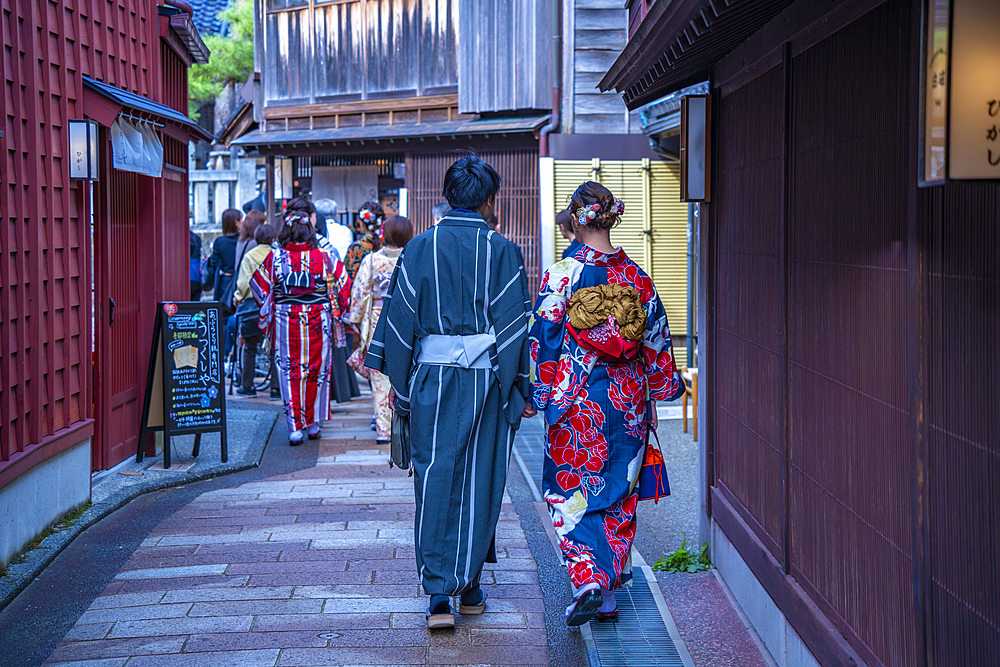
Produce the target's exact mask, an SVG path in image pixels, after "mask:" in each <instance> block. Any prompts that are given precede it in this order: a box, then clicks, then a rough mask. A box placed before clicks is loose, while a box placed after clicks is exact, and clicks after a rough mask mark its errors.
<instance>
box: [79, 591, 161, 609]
mask: <svg viewBox="0 0 1000 667" xmlns="http://www.w3.org/2000/svg"><path fill="white" fill-rule="evenodd" d="M161 599H163V591H150V592H148V593H124V594H121V595H102V596H100V597H97V598H95V599H94V601H93V602H92V603H91V604H90V609H114V608H118V607H140V606H143V605H147V604H156V603H157V602H159V601H160V600H161Z"/></svg>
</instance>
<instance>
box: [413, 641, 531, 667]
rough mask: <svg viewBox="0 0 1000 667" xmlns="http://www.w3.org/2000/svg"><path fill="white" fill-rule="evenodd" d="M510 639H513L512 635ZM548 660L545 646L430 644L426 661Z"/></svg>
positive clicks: (528, 662)
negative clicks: (453, 645)
mask: <svg viewBox="0 0 1000 667" xmlns="http://www.w3.org/2000/svg"><path fill="white" fill-rule="evenodd" d="M512 639H514V638H513V637H512ZM548 661H549V649H548V647H547V646H517V645H514V646H470V647H468V648H450V647H446V646H432V647H431V648H430V651H429V655H428V656H427V662H428V663H430V664H432V665H537V664H545V663H547V662H548Z"/></svg>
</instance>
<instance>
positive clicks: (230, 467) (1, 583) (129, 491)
mask: <svg viewBox="0 0 1000 667" xmlns="http://www.w3.org/2000/svg"><path fill="white" fill-rule="evenodd" d="M253 411H254V412H260V413H262V414H268V413H270V414H269V415H268V416H269V418H264V419H262V420H260V422H259V423H258V424H257V426H256V428H255V430H254V433H253V435H252V437H251V439H250V445H249V447H248V448H247V449H246V450H245V452H244V455H243V458H242V459H241V460H239V461H236V460H233V459H232V458H231V457H230V460H229V461H228V462H226V463H221V462H220V463H219V464H217V465H211V466H206V467H204V468H200V469H199V470H197V471H188V472H186V473H183V474H173V475H170V476H160V475H157V476H151V477H149V478H146V479H143V480H142V481H141V482H137V483H135V484H131V485H129V486H128V487H125V488H123V489H120V490H119V491H117V492H116V493H113V494H111V495H109V496H108V497H107V498H105V499H103V500H102V501H100V502H98V503H94V504H92V505H91V506H90V507H88V508H87V510H86V511H85V512H83V514H81V515H80V516H79V517H78V518H77V519H76V521H75V522H74V523H73V524H72V525H70V526H69V527H67V528H65V529H63V530H60V531H58V532H56V533H53V534H52V535H49V536H48V537H46V538H45V539H44V540H42V541H41V542H40V543H39V544H38V546H37V547H35V548H34V549H31V550H30V551H28V552H26V554H25V555H24V556H23V557H22V560H20V561H19V562H17V563H11V564H10V565H8V566H7V573H6V575H4V576H3V577H0V611H2V610H3V609H4V608H5V607H6V606H7V605H8V604H10V603H11V602H12V601H13V600H14V598H16V597H17V596H18V594H19V593H20V592H21V591H23V590H24V589H25V588H26V587H27V586H28V584H30V583H31V582H32V581H34V579H35V577H37V576H38V575H39V574H40V573H41V572H42V570H44V569H45V567H46V566H47V565H48V564H49V563H51V562H52V561H53V560H55V558H56V556H58V555H59V554H60V553H62V550H63V549H65V548H66V547H67V546H68V545H69V544H70V542H72V541H73V540H74V539H75V538H76V536H77V535H79V534H80V533H82V532H83V531H84V530H86V529H87V528H89V527H90V526H92V525H94V524H95V523H97V522H98V521H100V520H101V519H103V518H104V517H106V516H108V515H109V514H111V513H112V512H114V511H115V510H117V509H119V508H121V507H123V506H124V505H126V504H127V503H129V502H130V501H132V500H133V499H135V498H137V497H139V496H141V495H142V494H144V493H150V492H151V491H160V490H162V489H167V488H170V487H174V486H183V485H185V484H191V483H192V482H200V481H202V480H206V479H212V478H214V477H220V476H222V475H229V474H232V473H234V472H240V471H243V470H249V469H250V468H256V467H257V466H259V465H260V460H261V457H262V456H263V455H264V449H265V448H266V447H267V442H268V440H269V439H270V437H271V433H272V432H273V430H274V426H275V424H276V423H277V421H278V417H279V415H280V413H279V412H277V411H275V410H273V409H268V408H267V407H263V406H262V407H261V408H259V409H254V410H253Z"/></svg>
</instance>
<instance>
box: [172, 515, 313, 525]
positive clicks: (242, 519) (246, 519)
mask: <svg viewBox="0 0 1000 667" xmlns="http://www.w3.org/2000/svg"><path fill="white" fill-rule="evenodd" d="M294 518H295V515H294V514H292V515H285V516H271V515H268V514H263V513H261V514H255V515H253V516H209V517H204V518H198V519H192V520H191V526H192V527H194V528H200V527H202V526H258V527H261V528H267V527H269V526H272V525H273V526H283V525H286V524H288V523H289V522H291V521H292V520H294Z"/></svg>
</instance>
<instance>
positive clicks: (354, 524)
mask: <svg viewBox="0 0 1000 667" xmlns="http://www.w3.org/2000/svg"><path fill="white" fill-rule="evenodd" d="M347 528H348V529H349V530H377V531H379V532H380V533H381V531H383V530H399V528H400V526H399V522H398V521H395V520H392V521H370V520H359V521H348V522H347ZM379 537H384V536H383V535H381V534H380V535H379Z"/></svg>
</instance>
